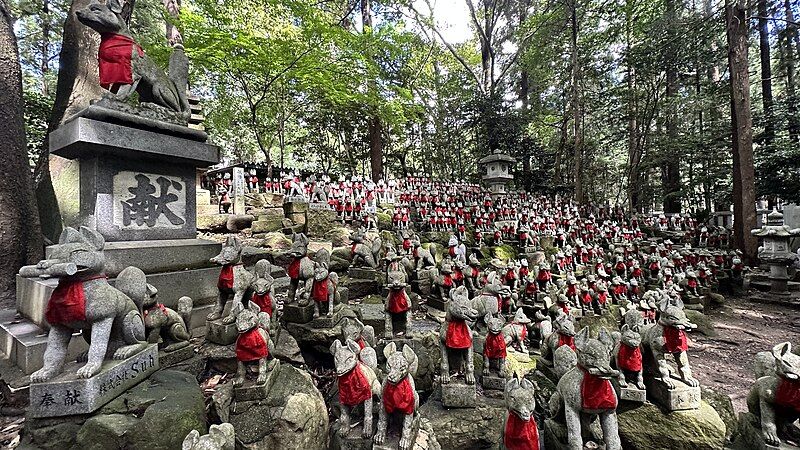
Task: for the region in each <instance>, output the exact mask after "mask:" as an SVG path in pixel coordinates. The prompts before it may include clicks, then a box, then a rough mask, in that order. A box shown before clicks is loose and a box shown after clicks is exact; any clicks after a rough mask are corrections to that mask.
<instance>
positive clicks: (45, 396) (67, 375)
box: [28, 344, 159, 418]
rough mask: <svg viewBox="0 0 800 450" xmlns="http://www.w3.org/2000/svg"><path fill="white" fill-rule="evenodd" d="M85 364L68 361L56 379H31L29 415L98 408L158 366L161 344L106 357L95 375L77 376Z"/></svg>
mask: <svg viewBox="0 0 800 450" xmlns="http://www.w3.org/2000/svg"><path fill="white" fill-rule="evenodd" d="M84 364H85V363H70V364H67V365H66V366H65V367H64V372H63V373H62V374H61V375H58V376H57V377H55V378H53V379H52V380H50V381H47V382H44V383H31V387H30V399H31V404H30V407H29V409H28V414H29V416H30V417H33V418H41V417H56V416H68V415H74V414H88V413H91V412H93V411H96V410H97V409H99V408H100V407H101V406H103V405H105V404H106V403H108V402H110V401H111V400H113V399H115V398H116V397H117V396H118V395H120V394H122V393H123V392H125V391H126V390H128V389H130V388H131V387H133V386H135V385H136V384H138V383H139V382H140V381H142V380H144V379H146V378H147V377H148V376H149V375H150V374H151V373H153V372H155V371H156V370H158V368H159V362H158V346H157V345H155V344H152V345H150V346H148V347H147V348H146V349H145V350H142V351H141V352H139V353H137V354H135V355H133V356H131V357H130V358H126V359H123V360H117V361H115V360H106V361H104V362H103V366H102V369H101V370H100V373H98V374H97V375H95V376H93V377H91V378H78V377H77V375H76V372H77V370H78V369H79V368H80V367H83V365H84Z"/></svg>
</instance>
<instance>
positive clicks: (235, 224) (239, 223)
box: [225, 214, 255, 233]
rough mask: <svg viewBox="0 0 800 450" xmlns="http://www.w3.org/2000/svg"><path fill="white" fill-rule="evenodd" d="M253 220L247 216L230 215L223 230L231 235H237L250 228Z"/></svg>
mask: <svg viewBox="0 0 800 450" xmlns="http://www.w3.org/2000/svg"><path fill="white" fill-rule="evenodd" d="M254 220H255V217H253V216H251V215H249V214H231V215H229V216H228V220H227V222H226V223H225V228H226V229H227V230H228V231H230V232H231V233H238V232H240V231H242V230H246V229H248V228H250V225H251V224H252V223H253V221H254Z"/></svg>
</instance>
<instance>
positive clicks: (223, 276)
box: [217, 264, 239, 289]
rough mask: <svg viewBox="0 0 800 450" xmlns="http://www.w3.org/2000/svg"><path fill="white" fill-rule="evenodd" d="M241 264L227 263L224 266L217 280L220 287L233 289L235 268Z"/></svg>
mask: <svg viewBox="0 0 800 450" xmlns="http://www.w3.org/2000/svg"><path fill="white" fill-rule="evenodd" d="M238 265H239V264H226V265H224V266H222V270H221V271H220V272H219V280H217V288H218V289H233V268H234V267H235V266H238Z"/></svg>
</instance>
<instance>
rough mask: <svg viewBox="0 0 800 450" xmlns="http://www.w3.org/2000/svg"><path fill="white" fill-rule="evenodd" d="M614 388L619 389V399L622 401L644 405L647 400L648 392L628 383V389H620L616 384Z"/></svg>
mask: <svg viewBox="0 0 800 450" xmlns="http://www.w3.org/2000/svg"><path fill="white" fill-rule="evenodd" d="M614 387H615V389H617V398H619V399H620V400H622V401H627V402H632V403H644V402H645V401H646V400H647V391H646V390H644V389H639V388H637V387H636V386H634V385H632V384H630V383H628V387H618V386H617V384H616V383H614Z"/></svg>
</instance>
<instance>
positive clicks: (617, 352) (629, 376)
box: [613, 324, 645, 389]
mask: <svg viewBox="0 0 800 450" xmlns="http://www.w3.org/2000/svg"><path fill="white" fill-rule="evenodd" d="M620 331H621V334H620V340H619V342H617V343H616V345H614V351H613V355H614V360H613V361H614V367H615V368H616V369H617V370H619V378H618V380H619V385H620V386H621V387H628V381H629V380H630V382H632V383H634V384H636V387H637V388H639V389H644V388H645V386H644V377H643V376H642V350H641V348H640V345H641V343H642V336H641V335H640V334H639V331H638V328H637V329H635V328H631V327H629V326H628V324H625V325H622V330H620Z"/></svg>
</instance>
